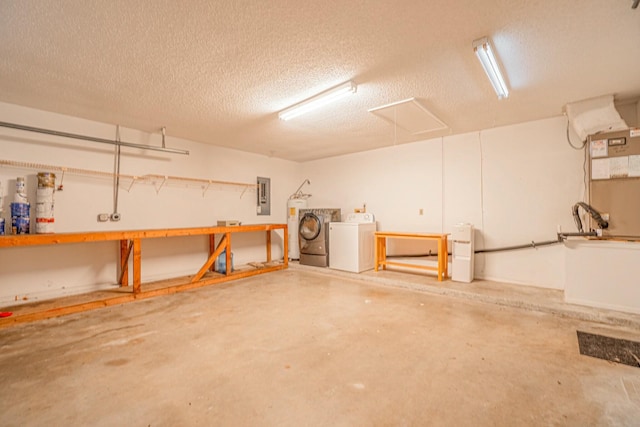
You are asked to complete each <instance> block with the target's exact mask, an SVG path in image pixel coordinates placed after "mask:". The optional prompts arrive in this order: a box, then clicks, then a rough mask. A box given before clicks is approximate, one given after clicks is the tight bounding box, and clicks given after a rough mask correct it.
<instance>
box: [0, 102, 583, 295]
mask: <svg viewBox="0 0 640 427" xmlns="http://www.w3.org/2000/svg"><path fill="white" fill-rule="evenodd" d="M0 116H2V117H3V121H7V122H15V123H21V124H26V125H32V126H37V127H44V128H51V129H59V130H62V131H65V132H71V133H79V134H86V135H92V136H97V137H102V138H109V139H113V138H114V136H115V126H114V125H109V124H104V123H97V122H91V121H87V120H82V119H79V118H73V117H67V116H62V115H57V114H52V113H48V112H43V111H38V110H33V109H29V108H24V107H18V106H14V105H9V104H2V103H0ZM565 129H566V120H565V118H564V117H556V118H550V119H546V120H540V121H535V122H529V123H523V124H519V125H514V126H508V127H502V128H495V129H490V130H484V131H481V132H474V133H469V134H464V135H457V136H449V137H444V138H437V139H431V140H425V141H420V142H416V143H411V144H401V145H397V146H392V147H387V148H382V149H378V150H373V151H368V152H363V153H356V154H350V155H345V156H339V157H334V158H329V159H323V160H317V161H311V162H306V163H303V164H297V163H293V162H288V161H284V160H279V159H273V158H268V157H264V156H259V155H254V154H248V153H244V152H240V151H236V150H229V149H225V148H219V147H214V146H210V145H206V144H200V143H196V142H193V141H186V140H181V139H178V138H171V137H168V138H167V145H168V146H169V147H173V148H182V149H187V150H189V151H190V152H191V155H189V156H180V155H168V154H163V153H158V152H152V151H149V152H142V151H139V150H132V149H123V157H122V166H121V172H122V173H125V174H134V175H144V174H161V175H165V174H166V175H177V176H186V177H195V178H205V179H217V180H225V181H238V182H248V183H253V182H255V179H256V176H266V177H270V178H271V180H272V206H271V209H272V211H271V212H272V214H271V215H270V216H257V215H256V213H255V204H256V201H255V197H256V196H255V192H251V193H245V194H244V195H243V196H242V197H241V193H240V192H239V191H237V190H235V189H229V188H212V189H210V190H209V191H208V192H206V194H205V195H204V196H203V195H202V191H201V189H199V188H194V187H191V188H186V187H181V186H176V185H168V186H165V187H163V188H162V189H161V190H160V192H159V194H156V190H155V189H154V187H153V186H150V185H142V184H135V185H134V186H133V187H132V188H131V189H130V191H127V190H126V187H128V183H124V184H123V185H122V186H121V191H120V201H119V209H118V210H119V212H120V213H121V214H122V220H121V221H120V222H117V223H113V222H107V223H98V222H97V220H96V216H97V214H98V213H101V212H106V213H108V212H111V211H112V205H113V200H112V198H113V188H112V183H111V181H110V180H109V179H103V178H90V177H86V176H76V175H69V174H67V175H66V176H65V177H64V190H63V191H61V192H56V196H55V197H56V204H55V213H56V225H55V227H56V231H57V232H72V231H92V230H108V229H144V228H168V227H169V228H171V227H190V226H204V225H210V224H215V222H216V221H217V220H218V219H238V220H241V221H242V222H243V223H257V222H277V223H284V222H285V220H286V201H287V198H288V196H289V195H290V194H291V193H292V192H293V191H295V189H296V188H297V186H298V185H299V184H300V183H301V182H302V180H303V179H305V178H309V179H310V181H311V185H310V186H305V187H304V191H305V192H309V193H312V195H313V196H312V197H311V198H310V199H309V207H337V208H341V209H342V212H343V213H346V212H349V211H352V210H353V209H354V208H360V207H362V205H363V204H366V206H367V210H368V211H369V212H373V213H374V214H375V215H376V218H377V220H378V228H379V229H382V230H397V231H425V232H429V231H431V232H450V231H451V228H452V226H453V225H454V224H456V223H458V222H470V223H472V224H474V226H475V227H476V229H477V233H476V236H477V240H476V242H477V243H476V248H477V249H482V248H495V247H502V246H511V245H518V244H526V243H530V242H531V241H542V240H552V239H555V237H556V230H557V226H558V225H560V226H562V228H563V229H564V230H573V229H574V224H573V219H572V217H571V210H570V209H571V206H573V204H574V203H575V202H576V201H579V200H581V198H582V194H583V184H582V182H583V172H582V161H583V153H582V152H581V151H575V150H572V149H571V148H570V147H569V146H568V144H567V142H566V138H565ZM170 134H171V131H170V129H169V130H168V135H170ZM121 138H122V140H124V141H128V142H134V143H142V144H149V143H150V144H154V145H159V144H160V141H161V138H160V136H159V135H157V134H154V135H149V134H147V133H144V132H140V131H136V130H132V129H122V130H121ZM0 146H1V147H2V149H1V150H0V159H4V160H14V161H23V162H31V163H44V164H53V165H62V166H68V167H76V168H84V169H95V170H101V171H105V172H110V171H111V170H112V168H113V150H114V148H113V147H112V146H109V145H101V144H92V143H89V142H83V141H77V142H76V141H73V140H69V139H65V138H58V137H52V136H45V135H40V134H35V133H31V132H25V131H18V130H11V129H6V128H0ZM36 173H37V170H32V169H29V170H21V169H18V168H12V167H5V166H2V167H0V181H2V183H3V185H4V191H5V195H6V194H7V193H9V192H10V191H13V186H14V185H15V177H16V176H23V175H26V176H27V177H28V186H29V191H30V199H31V200H32V201H34V200H35V187H36V178H35V175H36ZM59 179H60V176H58V182H59ZM123 187H124V188H123ZM10 198H11V197H5V199H6V200H5V203H4V208H5V212H4V217H5V218H7V219H8V217H9V212H8V209H9V202H10V201H11V200H10ZM421 209H422V211H423V214H420V210H421ZM32 216H33V215H32ZM234 239H235V240H234V252H235V260H236V263H237V264H242V263H246V262H248V261H253V260H256V259H262V258H261V257H263V256H264V255H263V252H264V249H263V246H262V244H263V241H264V236H252V237H251V236H249V237H246V236H245V237H238V238H234ZM390 249H391V250H392V251H393V250H396V251H397V253H403V252H407V253H421V252H423V251H424V250H425V247H422V246H420V247H418V246H406V245H403V246H399V245H397V246H396V247H395V248H394V247H393V246H392V247H391V248H390ZM427 249H433V250H435V248H431V247H427ZM117 251H118V249H117V245H116V244H115V243H113V242H107V243H94V244H78V245H60V246H55V247H53V246H52V247H29V248H10V249H4V250H3V251H2V256H1V257H0V304H6V303H7V302H8V301H11V302H13V301H15V300H18V301H21V300H22V298H27V300H28V301H32V300H34V299H39V298H45V297H49V296H57V295H62V294H66V293H75V292H85V291H87V290H91V289H97V288H100V287H111V286H113V283H115V280H116V278H115V274H116V273H115V271H116V266H115V260H116V258H117ZM206 252H207V242H206V239H205V238H204V237H202V238H172V239H160V240H149V241H145V242H143V266H142V269H143V271H142V273H143V280H152V279H159V278H164V277H171V276H175V275H181V274H193V273H194V272H195V270H197V268H198V267H199V266H200V265H201V264H202V262H204V258H205V257H206ZM280 256H282V254H281V253H280V252H278V250H275V251H274V257H280ZM564 276H565V269H564V248H563V246H561V245H556V246H547V247H541V248H538V249H525V250H518V251H509V252H500V253H491V254H485V255H479V256H478V257H477V259H476V277H478V278H488V279H493V280H498V281H504V282H510V283H520V284H527V285H535V286H542V287H549V288H556V289H562V288H563V286H564V283H565V277H564Z"/></svg>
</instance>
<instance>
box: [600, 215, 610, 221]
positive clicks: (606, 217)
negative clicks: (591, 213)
mask: <svg viewBox="0 0 640 427" xmlns="http://www.w3.org/2000/svg"><path fill="white" fill-rule="evenodd" d="M600 216H601V217H602V219H604V220H605V221H609V214H608V213H603V214H601V215H600Z"/></svg>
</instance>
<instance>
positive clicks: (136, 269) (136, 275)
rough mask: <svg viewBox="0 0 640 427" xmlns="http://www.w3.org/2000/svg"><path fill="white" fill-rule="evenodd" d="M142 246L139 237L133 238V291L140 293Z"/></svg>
mask: <svg viewBox="0 0 640 427" xmlns="http://www.w3.org/2000/svg"><path fill="white" fill-rule="evenodd" d="M141 264H142V247H141V244H140V239H133V293H134V294H139V293H140V284H141V281H142V268H141Z"/></svg>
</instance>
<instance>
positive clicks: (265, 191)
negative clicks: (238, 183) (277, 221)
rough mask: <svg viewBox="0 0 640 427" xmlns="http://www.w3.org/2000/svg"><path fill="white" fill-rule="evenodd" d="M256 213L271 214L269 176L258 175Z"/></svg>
mask: <svg viewBox="0 0 640 427" xmlns="http://www.w3.org/2000/svg"><path fill="white" fill-rule="evenodd" d="M257 213H258V215H271V178H263V177H260V176H259V177H258V208H257Z"/></svg>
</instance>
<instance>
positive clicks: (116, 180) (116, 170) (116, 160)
mask: <svg viewBox="0 0 640 427" xmlns="http://www.w3.org/2000/svg"><path fill="white" fill-rule="evenodd" d="M116 142H117V144H116V146H115V153H114V156H113V213H114V214H117V213H118V196H119V188H120V148H121V146H120V144H119V143H120V125H116Z"/></svg>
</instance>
